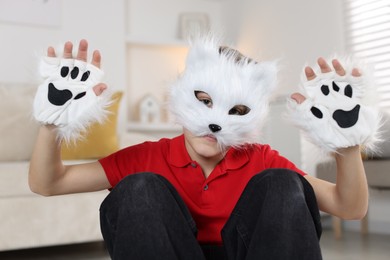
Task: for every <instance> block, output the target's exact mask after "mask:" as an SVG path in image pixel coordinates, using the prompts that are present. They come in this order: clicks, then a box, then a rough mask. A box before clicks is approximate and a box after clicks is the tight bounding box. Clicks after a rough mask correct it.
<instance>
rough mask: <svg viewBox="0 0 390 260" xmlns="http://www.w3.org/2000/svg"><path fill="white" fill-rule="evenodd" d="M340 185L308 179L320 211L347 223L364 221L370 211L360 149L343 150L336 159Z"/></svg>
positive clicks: (356, 147) (308, 177)
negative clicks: (357, 220)
mask: <svg viewBox="0 0 390 260" xmlns="http://www.w3.org/2000/svg"><path fill="white" fill-rule="evenodd" d="M335 157H336V163H337V178H336V184H333V183H330V182H327V181H324V180H321V179H318V178H316V177H313V176H310V175H306V179H307V180H308V181H309V182H310V184H311V185H312V186H313V189H314V192H315V194H316V197H317V202H318V206H319V208H320V210H322V211H324V212H327V213H329V214H331V215H335V216H338V217H340V218H343V219H362V218H363V217H364V216H365V215H366V213H367V209H368V185H367V179H366V174H365V171H364V167H363V162H362V159H361V154H360V149H359V146H353V147H349V148H343V149H339V150H338V154H336V155H335Z"/></svg>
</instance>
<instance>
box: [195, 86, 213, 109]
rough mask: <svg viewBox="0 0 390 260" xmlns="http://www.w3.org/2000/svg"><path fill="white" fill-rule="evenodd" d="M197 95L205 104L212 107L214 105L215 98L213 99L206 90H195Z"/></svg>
mask: <svg viewBox="0 0 390 260" xmlns="http://www.w3.org/2000/svg"><path fill="white" fill-rule="evenodd" d="M194 94H195V97H196V98H197V99H198V100H199V101H200V102H202V103H203V104H205V105H206V106H207V107H209V108H212V107H213V100H212V99H211V97H210V95H209V94H207V93H206V92H203V91H200V90H195V91H194Z"/></svg>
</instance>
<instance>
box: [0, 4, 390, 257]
mask: <svg viewBox="0 0 390 260" xmlns="http://www.w3.org/2000/svg"><path fill="white" fill-rule="evenodd" d="M361 2H364V1H362V0H345V1H337V0H329V1H320V0H302V1H298V2H297V1H283V0H274V1H264V0H260V1H257V0H240V1H237V0H165V1H156V0H116V1H109V0H97V1H96V0H95V1H94V0H83V1H76V0H67V1H65V0H42V1H41V0H40V1H38V0H20V1H12V0H0V35H1V40H0V47H1V48H0V57H1V59H0V71H1V73H0V96H1V101H0V119H1V120H0V212H1V214H0V258H2V255H3V256H4V257H5V256H7V257H9V259H13V258H12V253H15V252H18V251H20V252H22V251H23V250H29V249H42V250H43V251H44V250H45V249H47V250H48V251H50V253H51V256H52V257H51V258H50V259H54V257H53V255H55V254H56V253H55V251H53V247H56V246H68V245H83V244H84V245H87V249H93V250H95V249H96V248H95V247H91V246H90V243H91V242H92V243H95V242H98V243H101V241H102V238H101V234H100V227H99V205H100V203H101V202H102V200H103V199H104V197H105V196H106V195H107V194H108V191H102V192H96V193H87V194H74V195H64V196H55V197H41V196H39V195H36V194H33V193H32V192H31V191H30V190H29V187H28V182H27V174H28V163H29V158H30V156H31V152H32V149H33V145H34V142H35V138H36V135H37V131H38V127H39V126H38V124H37V123H36V122H34V120H33V119H32V115H31V113H32V101H33V98H34V93H35V91H36V88H37V86H38V85H39V84H40V78H39V76H38V63H39V58H40V57H41V56H42V55H45V54H46V49H47V47H48V46H53V47H55V48H56V49H58V50H61V47H62V45H63V44H64V43H65V42H66V41H72V42H73V43H74V44H75V45H77V44H78V42H79V41H80V40H81V39H87V40H88V42H89V49H90V50H94V49H98V50H100V52H101V54H102V69H103V70H104V73H105V78H104V81H105V83H106V84H107V85H108V86H109V88H110V90H111V91H112V92H113V93H114V95H116V96H115V97H116V98H115V100H116V102H115V103H114V104H113V105H112V106H111V108H110V109H111V111H112V112H113V113H112V115H110V119H109V120H108V122H109V123H106V124H105V125H103V126H94V127H93V131H91V132H93V133H91V136H88V138H87V140H86V141H85V142H84V143H82V144H78V145H76V147H74V146H72V145H69V146H66V147H63V159H64V161H65V162H66V163H80V162H85V161H91V160H96V159H98V158H101V157H104V156H106V155H108V154H110V153H112V152H114V151H116V150H118V149H120V148H123V147H126V146H129V145H133V144H137V143H140V142H143V141H146V140H158V139H160V138H162V137H168V138H169V137H173V136H176V135H178V134H180V133H181V128H180V127H179V126H177V125H175V124H174V123H173V122H172V118H171V116H170V115H169V114H168V112H167V110H166V107H165V106H166V101H167V94H166V92H167V90H168V89H169V85H170V83H171V82H172V81H173V80H174V79H175V78H176V77H177V76H178V75H179V74H180V72H181V71H182V70H183V68H184V66H185V57H186V54H187V51H188V41H187V36H188V34H189V32H190V31H191V29H194V28H195V29H197V28H200V29H203V30H210V31H212V32H214V33H216V34H217V35H219V36H221V38H223V40H224V43H226V44H227V45H231V46H233V47H235V48H237V49H239V50H240V51H241V52H242V53H244V54H245V55H248V56H250V57H253V58H254V59H256V60H259V61H263V60H278V61H279V64H280V71H279V80H278V89H277V91H276V92H275V93H274V94H273V98H272V102H271V109H270V117H269V119H268V124H267V126H266V127H265V128H264V129H263V138H262V140H261V142H264V143H269V144H270V145H271V146H272V147H273V148H274V149H276V150H278V151H279V152H280V153H281V154H282V155H284V156H285V157H287V158H289V159H290V160H291V161H293V162H294V163H295V164H296V165H297V166H299V167H300V168H301V169H303V170H304V171H305V172H307V173H308V174H313V175H317V174H319V175H321V177H323V178H325V179H328V180H333V181H334V177H333V175H332V174H331V173H330V174H329V175H328V174H327V172H328V171H333V170H332V169H333V168H332V166H333V165H332V159H331V158H323V156H322V154H321V153H319V152H318V151H317V150H316V149H315V147H314V146H312V145H311V144H310V143H308V142H307V141H305V140H304V139H303V138H302V136H301V133H300V132H299V131H298V130H297V129H296V128H294V127H293V126H291V125H290V124H289V123H287V122H286V120H285V119H284V117H283V114H284V110H285V105H286V100H287V98H288V97H289V95H290V94H291V93H294V92H299V91H300V90H301V89H300V87H301V86H300V79H301V76H302V70H303V68H304V66H306V65H314V64H315V62H316V60H317V58H318V57H321V56H322V57H333V56H334V55H338V56H345V55H357V54H356V53H355V52H357V51H356V50H359V48H354V45H353V44H352V43H353V42H352V40H351V38H352V36H351V35H353V33H352V32H351V30H352V29H354V28H356V27H359V25H353V24H352V22H353V21H355V22H356V19H355V20H354V18H353V14H354V13H353V10H356V9H358V10H359V6H361V5H363V4H362V3H361ZM366 2H370V4H371V9H373V10H374V9H375V10H376V9H378V10H381V11H380V12H379V15H382V16H383V17H384V18H386V19H387V22H383V23H384V26H385V27H384V29H381V30H382V31H381V35H382V36H381V38H383V39H382V40H383V42H381V43H378V45H379V46H382V47H383V49H384V53H383V54H381V53H380V54H377V56H381V57H383V59H382V60H384V61H385V62H383V63H382V64H383V65H381V66H382V67H381V68H380V71H379V72H378V75H379V76H378V78H379V80H378V82H380V84H381V87H380V90H381V92H380V94H379V95H378V99H377V101H376V102H378V103H380V102H382V103H381V104H382V106H381V110H382V112H383V115H384V118H385V119H386V118H387V113H388V112H387V111H390V106H389V105H388V104H387V103H386V98H387V96H386V93H385V89H386V85H387V89H388V90H387V95H388V93H390V86H389V85H390V80H389V77H390V70H389V69H390V25H389V24H390V18H389V16H390V11H389V9H390V1H388V0H384V1H381V0H370V1H366ZM371 2H372V3H371ZM354 8H355V9H354ZM351 10H352V11H351ZM351 17H352V18H351ZM370 18H372V17H370V16H367V19H370ZM360 26H361V25H360ZM386 26H387V27H386ZM351 28H352V29H351ZM372 41H373V40H372V39H370V40H369V42H372ZM364 48H365V47H364ZM386 66H387V67H386ZM386 70H387V72H384V71H386ZM378 89H379V87H378ZM380 95H383V98H381V96H380ZM385 96H386V97H385ZM387 126H389V123H387V121H385V122H384V126H383V140H384V141H383V142H382V143H381V144H380V147H379V150H380V151H381V152H380V153H379V154H378V155H377V154H376V155H367V156H366V158H365V160H367V163H366V164H365V166H366V171H367V177H368V180H369V186H370V205H369V211H368V214H367V217H366V218H365V219H364V220H363V221H340V220H339V219H336V218H332V217H331V216H328V215H326V214H323V224H324V230H325V232H326V233H325V236H324V237H325V241H324V242H323V243H324V246H325V251H324V259H342V256H350V255H352V256H353V257H352V258H351V259H385V257H388V252H390V251H389V249H388V248H386V246H385V244H386V243H387V244H388V243H389V242H390V200H389V198H390V175H389V172H388V168H389V166H390V161H389V158H390V132H389V131H388V130H387V129H390V127H387ZM362 156H363V155H362ZM323 171H325V173H323ZM319 172H321V173H319ZM371 237H374V239H376V240H375V242H367V241H369V239H370V238H371ZM350 241H353V243H354V244H353V246H351V244H350ZM378 241H380V242H378ZM377 242H378V243H377ZM374 244H377V245H376V247H375V246H374V248H370V246H373V245H374ZM367 245H370V246H367ZM382 245H383V246H382ZM49 248H50V249H49ZM102 248H103V247H102ZM100 249H101V248H99V250H100ZM83 250H84V249H83ZM102 250H103V251H104V248H103V249H102ZM65 251H66V250H65ZM374 251H375V252H376V255H375V254H374ZM53 252H54V253H53ZM7 254H8V255H7ZM58 254H60V253H58ZM102 255H103V256H101V255H100V256H98V257H96V258H88V259H108V258H104V257H105V256H104V253H102ZM99 257H100V258H99ZM358 257H363V258H358ZM381 257H383V258H381ZM4 259H7V258H4ZM23 259H28V258H23ZM74 259H76V258H74ZM343 259H346V258H343ZM386 259H387V258H386Z"/></svg>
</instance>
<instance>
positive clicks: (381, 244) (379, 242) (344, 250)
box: [0, 230, 390, 260]
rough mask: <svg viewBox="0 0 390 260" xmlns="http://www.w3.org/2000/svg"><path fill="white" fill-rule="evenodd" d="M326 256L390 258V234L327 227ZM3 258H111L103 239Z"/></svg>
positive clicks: (1, 255)
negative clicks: (335, 232)
mask: <svg viewBox="0 0 390 260" xmlns="http://www.w3.org/2000/svg"><path fill="white" fill-rule="evenodd" d="M321 248H322V254H323V259H324V260H341V259H342V260H363V259H364V260H385V259H386V260H388V259H390V235H378V234H370V235H368V236H361V235H360V233H357V232H345V233H344V235H343V238H341V239H340V240H335V239H334V238H333V233H332V231H331V230H324V232H323V235H322V238H321ZM0 259H2V260H16V259H18V260H24V259H34V260H69V259H72V260H109V259H110V258H109V256H108V254H107V252H106V250H105V247H104V245H103V244H102V243H100V242H99V243H88V244H79V245H71V246H59V247H49V248H39V249H29V250H19V251H8V252H0Z"/></svg>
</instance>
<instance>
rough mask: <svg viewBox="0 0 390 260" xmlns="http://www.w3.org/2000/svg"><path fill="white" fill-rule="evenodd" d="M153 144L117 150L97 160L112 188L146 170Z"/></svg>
mask: <svg viewBox="0 0 390 260" xmlns="http://www.w3.org/2000/svg"><path fill="white" fill-rule="evenodd" d="M156 144H157V143H155V142H145V143H142V144H138V145H134V146H130V147H127V148H124V149H122V150H119V151H118V152H115V153H113V154H111V155H109V156H107V157H105V158H102V159H100V160H99V163H100V164H101V165H102V167H103V169H104V171H105V173H106V176H107V179H108V181H109V182H110V184H111V186H112V187H115V186H116V185H117V184H118V182H119V181H121V180H122V179H123V178H124V177H126V176H127V175H130V174H134V173H137V172H141V171H145V170H147V165H149V164H150V160H151V159H150V158H151V157H153V156H152V152H153V151H156V149H155V148H156Z"/></svg>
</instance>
